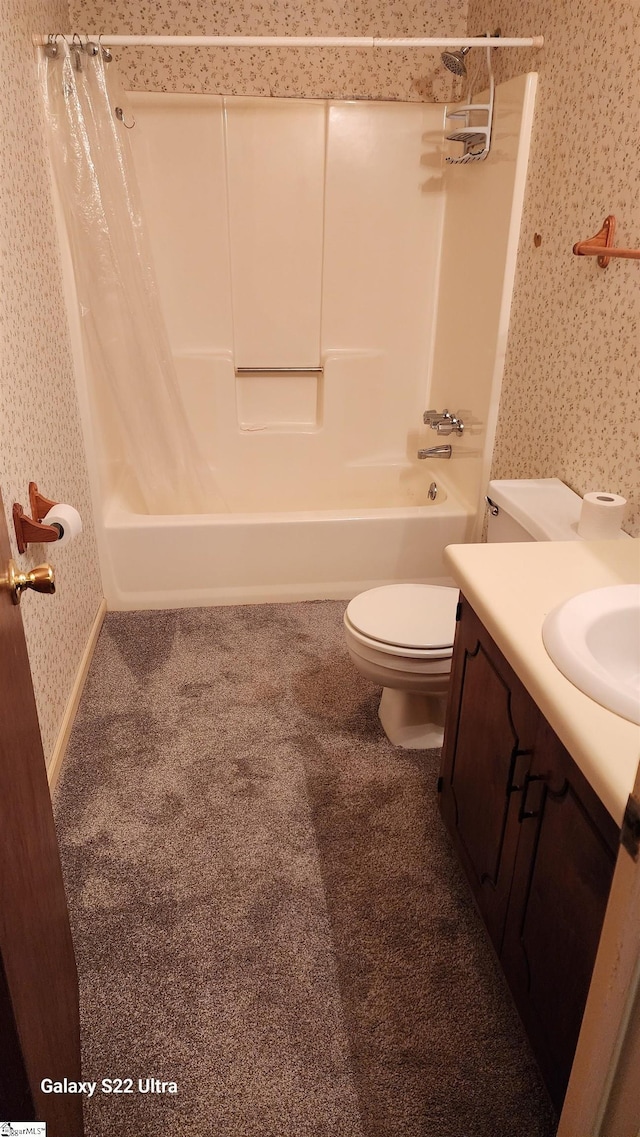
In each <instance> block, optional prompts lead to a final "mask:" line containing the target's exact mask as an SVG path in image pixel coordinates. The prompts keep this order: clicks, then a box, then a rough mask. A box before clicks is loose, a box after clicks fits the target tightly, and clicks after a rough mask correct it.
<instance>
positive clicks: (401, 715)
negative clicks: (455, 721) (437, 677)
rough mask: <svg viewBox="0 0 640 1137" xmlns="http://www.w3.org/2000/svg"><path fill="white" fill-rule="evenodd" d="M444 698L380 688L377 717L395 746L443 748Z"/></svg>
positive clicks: (420, 748) (417, 748)
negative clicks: (380, 694) (380, 696)
mask: <svg viewBox="0 0 640 1137" xmlns="http://www.w3.org/2000/svg"><path fill="white" fill-rule="evenodd" d="M446 708H447V696H446V694H444V695H422V694H418V693H417V692H415V691H402V690H399V689H398V688H391V687H383V689H382V698H381V699H380V706H379V707H378V718H379V719H380V722H381V723H382V726H383V729H384V732H385V734H386V736H387V738H388V739H389V742H392V743H393V745H394V746H402V747H404V749H405V750H434V749H437V748H439V747H440V746H442V740H443V738H444V718H445V712H446Z"/></svg>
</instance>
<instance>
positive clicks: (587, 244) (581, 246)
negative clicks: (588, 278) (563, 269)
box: [573, 213, 640, 268]
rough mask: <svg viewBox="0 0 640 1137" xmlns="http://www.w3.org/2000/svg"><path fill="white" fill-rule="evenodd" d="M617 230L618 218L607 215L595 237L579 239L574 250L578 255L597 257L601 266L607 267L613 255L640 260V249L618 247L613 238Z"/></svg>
mask: <svg viewBox="0 0 640 1137" xmlns="http://www.w3.org/2000/svg"><path fill="white" fill-rule="evenodd" d="M615 232H616V219H615V217H614V216H613V214H612V213H610V214H609V216H608V217H605V219H604V221H603V222H602V228H601V229H599V230H598V232H597V233H596V235H595V237H589V239H588V240H586V241H577V242H576V244H575V245H574V246H573V251H574V253H575V255H576V256H577V257H597V258H598V264H599V265H600V268H606V267H607V265H608V264H609V261H610V260H611V257H625V258H626V259H627V260H640V249H616V248H614V247H613V238H614V236H615Z"/></svg>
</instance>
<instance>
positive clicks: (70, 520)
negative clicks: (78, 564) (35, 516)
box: [42, 502, 82, 545]
mask: <svg viewBox="0 0 640 1137" xmlns="http://www.w3.org/2000/svg"><path fill="white" fill-rule="evenodd" d="M42 524H43V525H57V526H58V528H59V529H60V536H59V538H58V540H57V542H56V544H57V545H68V544H69V541H73V539H74V537H77V536H78V535H79V534H80V533H82V518H81V517H80V514H79V513H78V510H77V509H74V508H73V506H72V505H66V504H65V503H64V502H60V504H59V505H54V506H53V508H52V509H50V510H49V512H48V513H47V515H46V517H43V518H42Z"/></svg>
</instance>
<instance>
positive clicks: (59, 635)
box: [0, 0, 102, 755]
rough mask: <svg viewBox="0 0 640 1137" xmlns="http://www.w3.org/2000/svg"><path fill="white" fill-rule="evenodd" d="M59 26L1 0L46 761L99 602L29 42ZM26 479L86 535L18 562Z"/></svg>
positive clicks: (6, 172)
mask: <svg viewBox="0 0 640 1137" xmlns="http://www.w3.org/2000/svg"><path fill="white" fill-rule="evenodd" d="M66 23H67V13H66V5H65V4H63V3H62V2H55V3H52V2H50V0H49V2H47V0H2V2H0V227H1V229H0V234H1V236H0V240H1V244H0V345H1V347H0V351H1V354H0V489H1V491H2V498H3V502H4V508H5V514H6V516H7V524H8V528H9V533H10V537H11V542H12V549H13V555H14V558H15V559H16V561H17V562H18V563H19V564H20V565H22V566H29V567H30V566H32V565H34V564H37V563H38V561H43V560H46V559H48V560H50V561H51V563H52V564H53V565H54V566H55V570H56V576H57V592H56V594H55V596H37V595H35V594H34V593H30V594H28V595H27V596H26V597H25V599H24V600H23V602H22V608H21V610H22V614H23V621H24V625H25V632H26V637H27V644H28V648H29V658H30V662H31V670H32V674H33V683H34V688H35V693H36V702H37V706H38V715H39V719H40V727H41V731H42V737H43V744H44V749H45V754H46V755H50V754H51V751H52V748H53V746H54V744H55V741H56V738H57V735H58V731H59V728H60V723H61V718H62V715H63V712H64V709H65V706H66V703H67V700H68V698H69V695H70V693H71V688H72V685H73V682H74V679H75V676H76V671H77V667H78V664H79V661H80V658H81V656H82V652H83V650H84V648H85V645H86V642H87V638H88V634H89V630H90V628H91V625H92V623H93V620H94V617H95V615H96V611H97V608H98V605H99V603H100V600H101V596H102V591H101V586H100V578H99V572H98V561H97V552H96V545H95V537H94V532H93V523H92V515H91V503H90V498H89V487H88V482H87V475H86V469H85V459H84V449H83V443H82V437H81V432H80V424H79V418H78V412H77V405H76V394H75V385H74V377H73V371H72V364H71V358H70V351H69V344H68V336H67V330H66V313H65V308H64V302H63V298H62V290H61V283H60V269H59V263H58V243H57V237H56V232H55V228H54V220H53V209H52V205H51V195H50V187H49V170H48V164H47V155H46V151H45V146H44V140H43V133H42V120H41V103H40V97H39V91H38V87H37V81H36V71H35V63H34V52H33V47H32V45H31V35H32V33H33V32H34V31H42V30H47V29H49V28H50V27H52V26H55V27H56V28H63V27H64V26H65V25H66ZM32 479H33V480H34V481H36V482H37V484H38V486H39V487H40V489H41V490H42V492H43V493H44V494H45V495H46V496H48V497H52V498H54V499H55V498H57V499H59V500H62V501H69V502H71V503H72V504H74V505H75V506H76V507H77V508H78V509H79V510H80V513H81V514H82V517H83V520H84V532H83V534H82V535H81V536H80V537H79V538H78V539H77V541H76V542H75V543H74V544H71V545H69V547H68V548H63V549H56V548H55V546H52V545H32V546H30V548H29V551H28V553H27V554H26V555H25V556H23V557H21V556H19V555H18V553H17V548H16V543H15V532H14V529H13V523H12V519H11V507H12V504H13V502H14V501H20V502H22V504H23V505H25V506H28V497H27V489H28V485H29V481H30V480H32Z"/></svg>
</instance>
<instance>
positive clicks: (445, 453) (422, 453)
mask: <svg viewBox="0 0 640 1137" xmlns="http://www.w3.org/2000/svg"><path fill="white" fill-rule="evenodd" d="M450 457H451V447H450V446H429V447H427V449H426V450H418V458H450Z"/></svg>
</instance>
